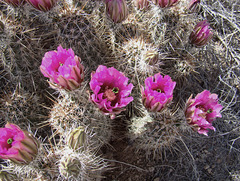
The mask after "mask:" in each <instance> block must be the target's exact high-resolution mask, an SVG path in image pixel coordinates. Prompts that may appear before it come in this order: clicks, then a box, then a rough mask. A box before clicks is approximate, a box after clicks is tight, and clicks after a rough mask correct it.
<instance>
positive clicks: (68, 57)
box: [40, 45, 84, 90]
mask: <svg viewBox="0 0 240 181" xmlns="http://www.w3.org/2000/svg"><path fill="white" fill-rule="evenodd" d="M80 60H81V59H80V58H79V57H78V56H75V55H74V52H73V50H72V49H68V50H66V49H63V48H62V46H61V45H59V47H58V49H57V51H49V52H47V53H45V55H44V57H43V59H42V65H41V66H40V70H41V72H42V73H43V75H44V76H45V77H48V78H50V85H52V86H53V87H57V88H60V89H65V90H74V89H77V88H78V87H80V84H81V83H82V81H83V78H84V72H83V66H82V65H81V64H80Z"/></svg>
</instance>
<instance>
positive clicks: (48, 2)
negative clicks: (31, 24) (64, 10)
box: [27, 0, 58, 12]
mask: <svg viewBox="0 0 240 181" xmlns="http://www.w3.org/2000/svg"><path fill="white" fill-rule="evenodd" d="M57 1H58V0H27V2H28V3H29V4H31V5H32V6H33V7H34V8H36V9H38V10H40V11H44V12H46V11H49V10H50V9H51V8H52V7H53V6H54V5H55V4H56V2H57Z"/></svg>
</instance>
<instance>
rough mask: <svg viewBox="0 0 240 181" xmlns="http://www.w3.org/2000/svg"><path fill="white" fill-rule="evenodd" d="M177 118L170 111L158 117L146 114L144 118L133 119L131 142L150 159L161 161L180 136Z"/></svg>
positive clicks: (130, 130) (130, 126)
mask: <svg viewBox="0 0 240 181" xmlns="http://www.w3.org/2000/svg"><path fill="white" fill-rule="evenodd" d="M176 118H177V116H176V115H174V114H172V113H170V112H169V111H166V112H165V113H163V114H161V115H160V114H159V115H157V116H153V115H151V114H150V113H149V112H145V115H144V116H143V117H133V118H132V119H131V121H130V123H129V133H128V137H129V139H130V142H131V143H132V144H133V145H134V147H135V148H136V151H140V150H142V151H144V153H145V154H146V155H145V156H146V157H147V158H148V159H161V157H162V154H164V151H166V150H167V149H171V148H172V147H173V144H174V143H175V140H176V138H177V137H178V135H179V131H180V129H179V127H178V126H177V121H176Z"/></svg>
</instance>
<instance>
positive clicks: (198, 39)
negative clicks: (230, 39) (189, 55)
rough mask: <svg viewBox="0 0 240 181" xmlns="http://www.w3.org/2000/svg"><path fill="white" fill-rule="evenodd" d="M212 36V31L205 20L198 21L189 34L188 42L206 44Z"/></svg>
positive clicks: (199, 44)
mask: <svg viewBox="0 0 240 181" xmlns="http://www.w3.org/2000/svg"><path fill="white" fill-rule="evenodd" d="M212 37H213V32H212V30H211V28H210V25H209V23H208V22H207V20H204V21H201V22H199V23H198V24H197V25H196V26H195V28H194V29H193V31H192V33H191V34H190V37H189V40H190V43H191V44H193V45H196V46H197V47H202V46H204V45H206V44H207V43H208V42H209V41H210V40H211V39H212Z"/></svg>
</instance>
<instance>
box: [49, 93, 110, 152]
mask: <svg viewBox="0 0 240 181" xmlns="http://www.w3.org/2000/svg"><path fill="white" fill-rule="evenodd" d="M85 91H86V90H82V91H79V92H76V94H75V95H73V94H62V96H63V97H62V98H59V99H58V100H56V102H55V104H54V106H53V108H52V109H51V112H50V115H49V117H50V118H49V119H48V120H47V123H48V124H49V125H50V126H51V127H52V128H53V130H55V131H56V132H55V133H54V134H58V135H59V136H60V138H61V139H63V137H64V135H65V133H66V132H69V134H70V132H72V130H73V129H76V128H77V127H79V126H83V127H85V128H86V131H85V132H86V140H87V141H88V142H89V144H88V145H90V146H89V147H91V148H92V149H99V148H100V147H101V146H102V145H104V144H107V143H108V142H109V140H110V138H111V132H112V126H111V120H110V118H108V117H107V116H105V115H103V114H102V113H101V112H99V111H98V110H97V108H95V107H94V106H93V105H92V103H91V102H90V101H89V95H88V94H87V93H86V92H85Z"/></svg>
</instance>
